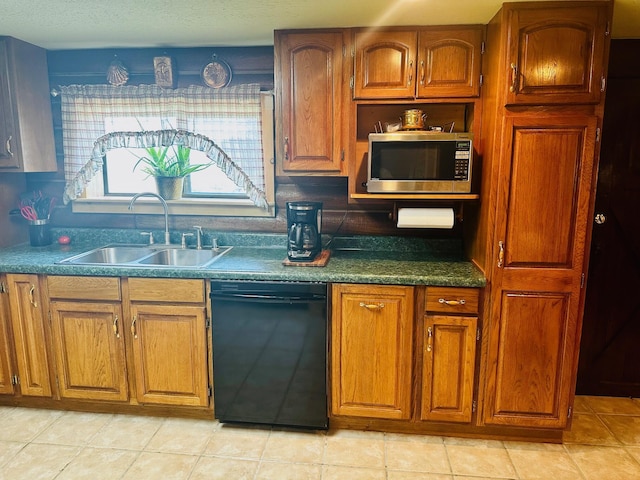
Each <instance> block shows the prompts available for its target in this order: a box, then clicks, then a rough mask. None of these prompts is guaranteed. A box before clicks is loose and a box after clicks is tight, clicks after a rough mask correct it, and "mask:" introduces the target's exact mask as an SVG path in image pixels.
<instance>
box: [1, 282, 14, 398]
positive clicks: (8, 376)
mask: <svg viewBox="0 0 640 480" xmlns="http://www.w3.org/2000/svg"><path fill="white" fill-rule="evenodd" d="M5 289H6V283H5V282H4V279H3V278H0V395H1V394H6V395H12V394H13V393H15V389H14V386H13V381H12V377H13V374H14V372H13V364H12V362H11V353H10V352H12V351H13V342H12V341H11V337H10V333H9V321H10V318H9V297H8V295H7V293H6V291H5Z"/></svg>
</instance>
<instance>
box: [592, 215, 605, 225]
mask: <svg viewBox="0 0 640 480" xmlns="http://www.w3.org/2000/svg"><path fill="white" fill-rule="evenodd" d="M594 221H595V222H596V223H597V224H598V225H602V224H603V223H604V222H606V221H607V217H606V216H605V215H604V213H596V218H595V219H594Z"/></svg>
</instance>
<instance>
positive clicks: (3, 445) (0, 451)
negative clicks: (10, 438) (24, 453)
mask: <svg viewBox="0 0 640 480" xmlns="http://www.w3.org/2000/svg"><path fill="white" fill-rule="evenodd" d="M25 445H26V444H25V443H22V442H7V441H4V440H0V467H2V465H4V464H5V463H6V462H8V461H9V460H10V459H12V458H13V457H15V456H16V455H17V454H18V452H19V451H20V450H22V449H23V448H24V446H25Z"/></svg>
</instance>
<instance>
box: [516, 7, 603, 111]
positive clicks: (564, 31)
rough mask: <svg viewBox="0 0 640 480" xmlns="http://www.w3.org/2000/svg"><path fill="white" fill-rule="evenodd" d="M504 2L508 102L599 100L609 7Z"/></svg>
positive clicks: (534, 103) (587, 101) (583, 101)
mask: <svg viewBox="0 0 640 480" xmlns="http://www.w3.org/2000/svg"><path fill="white" fill-rule="evenodd" d="M505 8H506V9H507V12H508V17H507V18H508V22H509V38H510V39H511V44H510V46H509V56H508V63H509V64H508V65H505V69H506V72H505V74H506V75H508V78H510V82H509V85H510V88H509V91H508V92H507V104H530V105H546V104H571V103H598V102H599V101H600V97H601V89H602V88H603V82H604V68H605V64H604V56H605V45H606V42H607V41H608V32H607V20H608V8H609V7H608V6H602V4H601V6H584V5H583V6H580V7H573V8H572V7H562V6H561V4H556V5H555V6H553V7H546V8H540V7H535V8H531V7H529V8H519V7H518V6H517V4H513V5H511V6H510V7H509V6H506V7H505Z"/></svg>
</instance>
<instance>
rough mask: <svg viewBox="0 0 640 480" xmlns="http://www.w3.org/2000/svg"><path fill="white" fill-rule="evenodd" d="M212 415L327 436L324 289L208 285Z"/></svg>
mask: <svg viewBox="0 0 640 480" xmlns="http://www.w3.org/2000/svg"><path fill="white" fill-rule="evenodd" d="M211 305H212V336H213V337H212V339H213V388H214V399H213V401H214V409H215V416H216V418H217V419H218V420H219V421H221V422H246V423H258V424H268V425H285V426H296V427H305V428H316V429H326V428H327V427H328V419H327V373H326V372H327V286H326V284H324V283H297V282H242V281H229V282H219V281H212V282H211Z"/></svg>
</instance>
